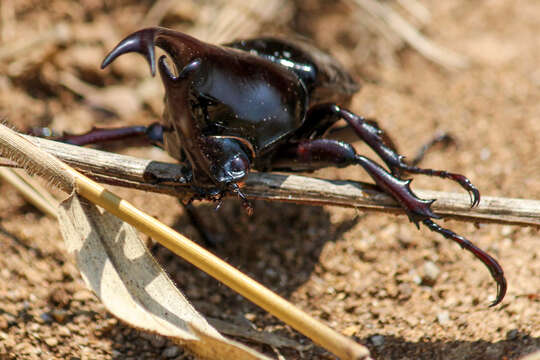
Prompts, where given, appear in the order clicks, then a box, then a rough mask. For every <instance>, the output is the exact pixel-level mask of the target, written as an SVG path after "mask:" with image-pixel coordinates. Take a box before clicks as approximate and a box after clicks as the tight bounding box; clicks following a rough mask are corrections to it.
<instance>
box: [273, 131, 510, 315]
mask: <svg viewBox="0 0 540 360" xmlns="http://www.w3.org/2000/svg"><path fill="white" fill-rule="evenodd" d="M353 164H357V165H360V166H362V167H363V168H364V170H366V172H367V173H368V174H369V175H370V176H371V178H372V179H373V180H374V181H375V183H376V184H377V185H378V186H379V187H380V188H381V189H382V190H384V191H385V192H386V193H387V194H389V195H390V196H392V197H393V198H394V199H395V200H396V201H397V202H398V203H399V204H400V205H401V207H402V208H403V209H404V210H405V212H406V213H407V215H408V217H409V219H410V221H411V222H413V223H414V224H415V225H416V226H417V227H418V226H419V223H420V222H422V223H423V224H424V225H425V226H427V227H428V228H429V229H430V230H432V231H435V232H438V233H439V234H441V235H443V236H444V237H445V238H448V239H451V240H453V241H456V242H457V243H459V244H460V245H461V247H462V248H464V249H466V250H468V251H470V252H471V253H472V254H473V255H474V256H475V257H476V258H478V259H479V260H480V261H482V262H483V263H484V265H485V266H486V267H487V268H488V270H489V271H490V273H491V276H492V277H493V279H494V280H495V281H496V283H497V297H496V300H495V301H494V302H493V303H492V304H491V306H494V305H497V304H498V303H500V302H501V301H502V299H503V298H504V295H505V293H506V279H505V277H504V272H503V270H502V267H501V266H500V265H499V263H498V262H497V260H495V259H494V258H493V257H491V256H490V255H488V254H487V253H486V252H484V251H483V250H481V249H480V248H478V247H477V246H475V245H474V244H472V243H471V242H470V241H469V240H467V239H465V238H464V237H462V236H460V235H457V234H456V233H454V232H453V231H451V230H448V229H444V228H442V227H440V226H439V225H437V224H436V223H434V222H433V221H432V220H431V219H437V218H440V217H439V216H438V215H437V214H435V213H434V212H433V211H432V210H431V204H432V203H433V202H434V201H435V200H423V199H420V198H418V197H417V196H416V195H415V194H414V193H413V192H412V191H411V188H410V182H411V180H402V179H400V178H398V177H396V176H394V175H393V174H391V173H389V172H388V171H387V170H385V169H384V168H383V167H382V166H380V165H378V164H377V163H375V162H374V161H372V160H371V159H369V158H367V157H365V156H362V155H358V154H356V152H355V150H354V149H353V147H352V146H351V145H349V144H347V143H344V142H341V141H337V140H331V139H316V140H302V141H299V142H298V143H293V144H286V145H285V146H283V147H281V148H280V149H278V151H277V153H276V154H275V157H274V158H273V159H272V162H271V168H272V169H274V170H285V171H306V170H316V169H320V168H323V167H327V166H337V167H345V166H348V165H353Z"/></svg>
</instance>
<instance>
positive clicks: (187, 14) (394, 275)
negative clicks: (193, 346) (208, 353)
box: [0, 0, 540, 359]
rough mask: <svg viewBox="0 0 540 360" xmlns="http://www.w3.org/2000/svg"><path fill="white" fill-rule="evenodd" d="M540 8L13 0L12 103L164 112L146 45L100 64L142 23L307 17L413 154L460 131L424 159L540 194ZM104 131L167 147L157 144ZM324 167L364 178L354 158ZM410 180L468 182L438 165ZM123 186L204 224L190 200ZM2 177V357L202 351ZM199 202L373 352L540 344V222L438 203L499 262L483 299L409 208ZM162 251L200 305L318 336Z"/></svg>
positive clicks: (261, 272) (497, 187) (414, 0)
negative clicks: (506, 219)
mask: <svg viewBox="0 0 540 360" xmlns="http://www.w3.org/2000/svg"><path fill="white" fill-rule="evenodd" d="M539 20H540V3H539V2H537V1H535V0H524V1H520V2H514V1H511V0H489V1H484V2H470V1H466V0H456V1H452V2H441V1H434V0H386V1H376V0H341V1H325V0H303V1H302V0H296V1H285V0H283V1H281V0H264V1H263V0H254V1H240V0H228V1H218V0H213V1H212V0H206V1H193V0H183V1H173V0H157V1H149V0H148V1H131V0H116V1H105V0H81V1H67V0H48V1H36V0H2V1H1V2H0V118H1V119H2V120H3V121H5V122H7V123H8V124H10V125H11V126H14V127H16V128H18V129H20V130H23V131H24V130H27V129H30V128H32V127H50V128H51V129H53V130H54V131H58V132H62V131H67V132H72V133H77V132H83V131H86V130H89V129H90V128H91V127H92V126H101V127H105V126H118V125H134V124H149V123H152V122H154V121H156V120H158V119H159V118H160V116H161V113H162V109H163V107H162V98H163V90H162V88H161V84H160V81H159V80H158V79H156V78H152V77H151V76H150V73H149V70H148V66H147V64H146V62H145V61H144V60H143V59H142V58H141V57H140V56H125V57H122V58H120V59H118V60H117V61H115V63H114V65H113V66H111V67H109V68H108V69H107V70H105V71H102V70H100V69H99V65H100V63H101V61H102V59H103V57H104V56H105V54H106V53H107V52H108V51H109V50H110V49H112V48H113V47H114V46H115V45H116V44H117V43H118V41H120V40H121V39H122V38H124V37H125V36H126V35H127V34H129V33H131V32H133V31H135V30H138V29H140V28H142V27H145V26H154V25H160V26H164V27H169V28H173V29H175V30H179V31H183V32H186V33H189V34H191V35H193V36H195V37H198V38H200V39H202V40H205V41H208V42H212V43H222V42H228V41H232V40H235V39H242V38H249V37H253V36H257V35H261V34H264V35H269V34H280V35H285V36H295V37H296V36H301V37H304V38H306V39H307V40H308V41H310V42H312V43H313V44H315V45H316V46H318V47H319V48H321V49H323V50H326V51H328V52H329V53H331V54H332V55H333V56H335V57H336V58H337V59H338V60H339V61H340V62H341V63H342V64H343V66H344V67H345V68H346V69H348V70H349V71H350V73H351V74H352V75H353V77H354V78H355V79H356V80H357V81H358V82H359V83H360V84H361V85H362V88H361V90H360V92H359V93H358V94H357V95H356V96H354V98H353V99H352V103H351V104H350V108H351V109H352V110H353V111H354V112H356V113H358V114H360V115H363V116H367V117H372V118H376V119H377V120H378V121H379V123H380V124H381V125H382V126H383V127H384V128H385V129H386V130H387V131H388V132H389V134H391V135H392V136H393V139H394V141H395V142H396V143H397V145H398V148H399V149H400V151H401V153H403V154H405V155H408V156H413V155H414V154H415V153H416V150H417V149H418V147H419V146H420V145H421V144H423V143H424V142H426V141H428V140H429V139H431V138H432V136H433V135H434V134H436V133H437V132H440V131H447V132H450V133H451V134H453V135H454V136H455V137H456V138H457V145H456V146H453V147H449V148H448V149H446V150H441V151H435V152H433V153H431V154H429V156H428V157H427V159H426V161H425V163H424V164H423V165H424V166H425V167H434V168H444V169H447V170H450V171H453V172H458V173H463V174H465V175H467V176H468V177H469V178H471V179H472V181H473V182H474V183H475V184H476V185H477V186H478V188H479V189H480V191H481V192H482V194H483V195H490V196H504V197H521V198H528V199H538V198H540V158H539V157H538V150H539V147H538V146H539V145H538V144H540V121H539V120H540V119H539V117H540V68H539V67H538V59H540V37H538V33H540V21H539ZM354 145H355V147H356V148H357V149H358V150H359V151H360V152H365V153H368V154H369V150H368V149H367V147H366V146H365V145H363V144H361V143H359V142H355V143H354ZM104 148H106V149H108V150H111V151H123V152H125V153H128V154H131V155H134V156H138V157H144V158H152V159H161V160H171V159H170V158H168V157H167V155H166V154H164V153H163V152H162V151H160V150H159V149H156V148H152V147H143V148H141V147H136V146H131V147H129V148H127V149H123V148H120V147H119V146H117V145H107V146H105V147H104ZM315 175H316V176H320V177H326V178H334V179H354V180H368V178H367V177H366V176H365V175H364V174H363V172H362V171H361V169H357V168H354V167H353V168H347V169H324V170H321V171H319V172H317V173H316V174H315ZM413 187H416V188H422V189H436V190H445V191H456V192H457V191H461V189H459V188H458V187H457V186H456V185H455V184H452V183H450V182H446V181H442V180H437V179H430V178H426V177H417V178H416V179H415V180H414V182H413ZM114 190H115V191H116V192H118V193H120V194H121V195H122V196H124V197H126V198H127V199H129V200H130V201H132V202H134V203H135V204H136V205H138V206H140V207H141V208H142V209H143V210H145V211H147V212H149V213H150V214H152V215H154V216H156V217H157V218H159V219H160V220H162V221H164V222H165V223H167V224H169V225H172V226H174V227H175V228H176V229H177V230H178V231H180V232H182V233H184V234H187V235H188V236H190V237H192V238H194V239H195V240H200V239H199V235H198V233H197V231H196V229H195V228H194V227H193V226H192V224H191V223H190V222H189V219H188V218H187V216H185V214H183V211H182V208H181V207H180V206H179V204H178V203H177V200H176V199H174V198H171V197H166V196H163V195H155V194H144V193H142V192H138V191H133V190H129V189H114ZM0 194H1V196H0V252H1V253H2V254H3V256H2V257H0V359H12V358H13V359H19V358H20V359H51V358H58V359H66V358H72V359H76V358H81V359H112V358H115V359H125V358H132V359H155V358H176V359H189V358H190V355H188V354H185V353H184V352H183V350H182V349H180V348H177V347H175V346H174V345H173V344H171V343H169V342H168V341H167V340H166V339H164V338H161V337H158V336H153V335H148V334H143V333H141V332H139V331H137V330H134V329H130V328H128V327H126V326H124V325H123V324H121V323H119V322H118V321H117V320H116V319H114V318H112V317H111V316H110V315H108V314H107V312H106V311H105V310H104V309H103V307H102V306H101V305H100V304H99V303H98V302H97V301H96V300H95V298H94V296H93V295H92V294H91V293H90V292H88V291H87V290H85V286H84V283H83V282H82V280H81V279H80V277H79V274H78V271H77V269H76V268H75V267H74V265H73V263H72V262H71V260H70V259H69V258H68V256H67V255H66V252H65V250H64V249H63V242H62V240H61V237H60V234H59V231H58V228H57V225H56V222H55V220H52V219H50V218H47V217H46V216H44V215H43V214H42V213H40V212H39V211H38V210H36V209H35V208H33V207H32V206H31V205H29V204H28V203H26V201H25V200H24V199H23V198H22V197H21V196H20V195H19V194H18V193H17V192H16V191H15V190H14V188H13V187H11V186H10V185H9V184H7V183H5V182H4V181H3V180H0ZM200 212H201V214H202V215H203V217H204V218H208V220H209V221H208V224H207V226H208V229H209V231H211V232H212V233H213V234H215V236H216V237H217V238H218V239H219V240H220V241H221V243H220V244H219V246H218V247H217V248H216V249H214V250H213V251H215V252H216V253H217V254H218V255H219V256H221V257H222V258H224V259H226V260H227V261H229V262H231V263H233V264H234V265H235V266H237V267H239V268H240V269H241V270H243V271H245V272H247V273H248V274H249V275H251V276H253V277H255V278H256V279H257V280H259V281H261V282H262V283H263V284H265V285H267V286H269V287H271V288H272V289H273V290H275V291H277V292H278V293H279V294H281V295H283V296H285V297H287V298H288V299H290V300H291V301H292V302H293V303H295V304H298V305H299V306H300V307H301V308H303V309H305V310H306V311H308V312H309V313H310V314H312V315H314V316H316V317H318V318H321V319H323V320H324V321H325V322H327V323H328V324H329V325H331V326H332V327H334V328H335V329H337V330H339V331H341V332H342V333H344V334H346V335H348V336H354V337H355V338H356V339H357V340H358V341H360V342H362V343H364V344H366V345H367V346H369V347H370V350H371V351H372V354H373V356H374V357H375V358H381V359H404V358H410V359H433V358H443V359H446V358H448V359H457V358H467V359H503V358H506V359H518V358H521V357H522V356H524V355H525V354H528V353H531V352H533V351H535V350H538V349H540V326H539V324H540V282H539V281H538V279H539V277H540V260H539V256H540V253H539V252H538V230H537V229H531V228H520V227H514V226H508V225H505V226H502V225H496V224H477V225H476V226H475V225H474V224H465V223H459V222H456V221H447V222H444V225H445V226H446V227H449V228H452V229H453V230H454V231H456V232H458V233H460V234H462V235H464V236H465V237H467V238H469V239H471V240H472V241H474V242H475V243H476V244H478V245H479V246H480V247H482V248H483V249H485V250H487V251H489V252H490V253H491V254H493V255H494V256H495V257H496V258H498V259H499V260H500V262H501V264H502V265H503V267H504V269H505V272H506V274H507V278H508V281H509V291H508V295H507V297H506V299H505V301H504V302H503V304H502V305H500V306H498V307H495V308H493V309H488V308H487V304H488V301H489V300H490V299H492V297H493V296H494V294H495V285H494V284H493V283H492V280H491V277H490V276H489V273H488V272H487V271H486V269H485V268H484V267H483V265H482V264H481V263H479V262H478V261H476V260H475V259H474V258H473V257H472V256H471V255H470V254H469V253H466V252H464V251H462V250H461V249H460V248H459V247H458V246H457V245H455V244H453V243H450V242H448V241H446V240H445V239H443V238H441V237H440V236H438V235H435V234H431V233H429V232H428V231H427V230H425V229H422V230H421V231H417V230H416V228H415V227H414V226H413V225H412V224H410V223H409V222H408V220H407V219H406V217H404V216H393V215H381V214H375V213H374V214H369V213H360V212H358V211H356V210H354V209H342V208H331V207H308V206H297V205H292V204H276V203H262V202H257V203H256V204H255V214H254V216H253V217H248V216H247V215H245V213H244V211H242V208H241V206H240V204H239V203H238V202H237V201H235V200H228V201H226V202H225V204H224V206H223V207H222V208H221V209H220V210H219V212H217V213H216V212H215V211H214V207H213V206H212V205H211V204H210V205H208V204H206V205H205V204H202V205H201V206H200ZM153 251H154V253H155V255H156V257H157V258H158V260H159V261H160V262H161V263H162V264H163V265H164V266H165V268H166V269H167V271H168V273H169V274H170V275H171V277H172V278H173V279H174V281H175V282H176V283H177V284H178V286H179V288H180V289H181V290H182V291H183V292H184V293H185V294H186V296H187V297H188V298H189V299H190V300H191V301H192V302H193V303H194V305H195V307H196V308H197V309H198V310H199V311H201V312H202V313H203V314H205V315H207V316H210V317H213V318H218V319H221V320H225V321H227V322H231V323H235V324H240V325H241V326H248V327H253V328H255V329H257V330H265V331H270V332H274V333H276V334H280V335H283V336H286V337H288V338H291V339H294V340H295V341H297V342H298V343H299V344H309V341H308V340H306V339H305V338H303V337H301V336H299V335H298V334H297V333H295V332H294V331H292V330H291V329H290V328H289V327H287V326H285V325H283V324H282V323H281V322H279V321H278V320H276V319H274V318H273V317H271V316H270V315H268V314H266V313H265V312H263V311H262V310H260V309H258V308H256V307H255V306H254V305H252V304H251V303H249V302H247V301H246V300H244V299H242V298H241V297H239V296H238V295H236V294H234V293H233V292H232V291H230V290H228V289H227V288H225V287H224V286H222V285H220V284H219V283H217V282H216V281H214V280H213V279H211V278H209V277H208V276H206V275H204V274H202V273H201V272H200V271H198V270H196V269H194V268H193V267H192V266H190V265H189V264H187V263H185V262H183V261H181V260H179V259H177V258H176V257H174V256H173V255H172V254H171V253H169V252H168V251H167V250H166V249H163V248H161V247H159V246H157V245H153ZM246 324H247V325H246ZM239 340H242V339H239ZM244 341H245V340H244ZM247 342H248V344H249V345H250V346H253V347H254V348H257V349H258V350H260V351H263V352H264V353H266V354H268V355H270V356H274V357H279V356H282V358H286V359H300V358H305V359H332V358H333V357H332V356H331V355H330V354H328V353H326V352H324V351H323V350H321V349H320V348H318V347H316V346H312V347H308V348H305V347H297V348H296V349H295V348H287V347H283V348H272V347H270V346H268V345H263V344H260V343H257V342H254V341H247ZM299 349H301V350H299Z"/></svg>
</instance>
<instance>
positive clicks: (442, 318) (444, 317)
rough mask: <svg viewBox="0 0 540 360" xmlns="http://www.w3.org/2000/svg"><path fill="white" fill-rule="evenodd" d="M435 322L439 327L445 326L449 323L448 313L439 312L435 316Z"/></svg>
mask: <svg viewBox="0 0 540 360" xmlns="http://www.w3.org/2000/svg"><path fill="white" fill-rule="evenodd" d="M437 321H438V322H439V324H441V325H446V324H448V323H449V322H450V313H449V312H448V311H441V312H440V313H438V314H437Z"/></svg>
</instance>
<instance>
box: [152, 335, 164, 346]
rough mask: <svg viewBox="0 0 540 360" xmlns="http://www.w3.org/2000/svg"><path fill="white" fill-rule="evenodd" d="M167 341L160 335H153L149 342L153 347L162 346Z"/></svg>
mask: <svg viewBox="0 0 540 360" xmlns="http://www.w3.org/2000/svg"><path fill="white" fill-rule="evenodd" d="M166 343H167V338H166V337H164V336H160V335H154V336H153V337H152V339H151V340H150V344H152V346H153V347H155V348H162V347H164V346H165V344H166Z"/></svg>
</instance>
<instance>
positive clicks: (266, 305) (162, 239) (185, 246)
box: [66, 167, 369, 359]
mask: <svg viewBox="0 0 540 360" xmlns="http://www.w3.org/2000/svg"><path fill="white" fill-rule="evenodd" d="M66 170H67V171H68V172H69V173H70V174H71V175H72V176H73V177H74V178H75V182H76V187H77V192H78V193H79V194H80V195H81V196H83V197H85V198H87V199H88V200H90V201H92V202H93V203H95V204H97V205H99V206H101V207H103V208H104V209H106V210H107V211H109V212H110V213H112V214H114V215H116V216H117V217H119V218H120V219H122V220H124V221H126V222H128V223H129V224H131V225H133V226H135V227H136V228H137V229H139V230H140V231H142V232H143V233H145V234H147V235H149V236H151V237H152V238H153V239H154V240H156V241H157V242H159V243H160V244H162V245H163V246H165V247H166V248H168V249H170V250H171V251H173V252H174V253H175V254H177V255H178V256H180V257H182V258H183V259H185V260H187V261H189V262H190V263H192V264H193V265H195V266H196V267H198V268H199V269H201V270H203V271H204V272H206V273H207V274H209V275H211V276H212V277H214V278H216V279H217V280H219V281H221V282H223V283H224V284H226V285H227V286H229V287H230V288H231V289H233V290H234V291H236V292H237V293H239V294H241V295H242V296H244V297H246V298H247V299H249V300H251V301H252V302H253V303H255V304H257V305H258V306H260V307H261V308H263V309H265V310H266V311H268V312H269V313H271V314H272V315H274V316H276V317H277V318H279V319H281V320H282V321H283V322H285V323H286V324H288V325H290V326H291V327H293V328H295V329H296V330H298V331H299V332H300V333H302V334H304V335H305V336H307V337H309V338H310V339H312V340H313V341H314V342H315V343H317V344H319V345H320V346H322V347H323V348H325V349H327V350H328V351H330V352H332V353H334V354H335V355H337V356H339V357H340V358H341V359H365V358H367V357H368V356H369V351H368V350H367V349H366V348H365V347H364V346H362V345H360V344H358V343H356V342H354V341H353V340H352V339H350V338H348V337H346V336H344V335H342V334H340V333H338V332H336V331H334V330H332V329H331V328H329V327H328V326H326V325H325V324H323V323H321V322H320V321H318V320H316V319H314V318H313V317H311V316H309V315H308V314H306V313H305V312H303V311H302V310H300V309H299V308H297V307H296V306H294V305H293V304H291V303H290V302H288V301H287V300H285V299H284V298H282V297H280V296H279V295H277V294H275V293H274V292H272V291H270V290H269V289H267V288H266V287H264V286H263V285H261V284H259V283H258V282H256V281H255V280H253V279H251V278H250V277H248V276H247V275H245V274H243V273H242V272H240V271H238V270H237V269H235V268H234V267H232V266H231V265H229V264H227V263H226V262H224V261H223V260H221V259H220V258H218V257H216V256H215V255H213V254H212V253H210V252H209V251H207V250H205V249H204V248H202V247H201V246H199V245H197V244H196V243H194V242H193V241H191V240H189V239H188V238H186V237H184V236H182V235H181V234H179V233H177V232H176V231H174V230H173V229H171V228H170V227H168V226H166V225H164V224H163V223H161V222H159V221H158V220H156V219H154V218H153V217H151V216H149V215H147V214H145V213H144V212H142V211H140V210H139V209H137V208H136V207H134V206H133V205H132V204H130V203H129V202H127V201H125V200H123V199H121V198H119V197H118V196H116V195H115V194H113V193H112V192H110V191H108V190H106V189H105V188H103V187H102V186H101V185H99V184H98V183H96V182H94V181H92V180H90V179H88V178H87V177H85V176H83V175H81V174H80V173H78V172H77V171H75V170H74V169H72V168H69V167H67V169H66Z"/></svg>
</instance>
